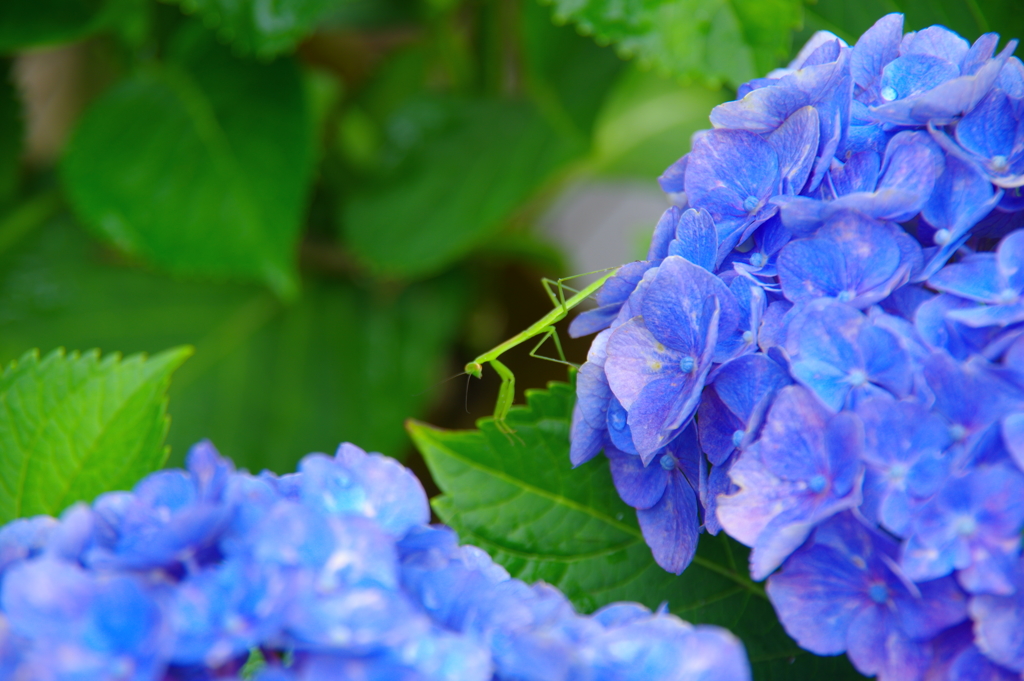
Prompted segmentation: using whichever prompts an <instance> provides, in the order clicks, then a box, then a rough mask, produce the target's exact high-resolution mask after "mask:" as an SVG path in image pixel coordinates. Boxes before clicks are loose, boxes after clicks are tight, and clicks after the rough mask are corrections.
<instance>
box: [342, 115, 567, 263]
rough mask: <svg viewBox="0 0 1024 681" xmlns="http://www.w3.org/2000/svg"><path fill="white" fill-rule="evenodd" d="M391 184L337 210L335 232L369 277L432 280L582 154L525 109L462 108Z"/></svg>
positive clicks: (494, 230)
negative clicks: (338, 228)
mask: <svg viewBox="0 0 1024 681" xmlns="http://www.w3.org/2000/svg"><path fill="white" fill-rule="evenodd" d="M449 113H450V117H449V118H448V120H447V121H446V124H445V125H444V126H443V129H442V130H440V131H439V132H437V133H436V134H435V136H434V137H433V138H432V139H430V140H429V141H427V142H426V143H425V144H424V146H423V148H422V149H420V150H419V153H418V154H416V155H415V158H414V159H413V160H411V161H409V162H407V163H406V164H405V166H406V167H404V168H403V169H402V170H401V172H399V174H398V175H397V177H395V178H393V179H392V180H391V181H390V182H388V183H387V184H386V185H385V186H383V187H381V188H380V189H378V190H376V191H371V192H368V193H365V194H359V195H355V196H353V197H352V198H351V199H350V200H349V201H348V202H347V203H346V204H345V205H344V207H343V211H342V215H341V222H342V225H341V228H342V233H343V235H344V237H345V239H346V240H347V242H348V244H349V246H350V247H351V248H352V250H353V251H354V252H355V253H356V254H357V255H358V256H359V257H360V258H361V259H362V260H363V261H365V263H366V264H367V265H369V266H370V267H371V268H372V269H373V270H375V271H376V272H377V273H378V274H381V275H384V276H389V277H400V278H413V277H423V276H427V275H430V274H434V273H437V272H439V271H441V270H443V269H444V268H445V267H448V266H449V265H451V264H452V263H453V262H455V261H456V260H457V259H459V258H461V257H462V256H464V255H465V254H466V253H468V252H469V251H470V250H471V249H473V248H474V247H476V246H479V245H480V244H482V243H483V242H484V241H486V240H487V239H488V238H489V237H491V236H493V235H494V234H495V233H497V232H498V231H499V230H500V229H501V227H502V226H503V225H504V224H505V222H506V221H507V220H508V219H509V218H510V217H511V216H512V214H513V213H514V212H515V211H516V209H518V208H519V207H520V205H521V204H522V203H523V202H524V201H525V200H526V199H528V198H529V197H530V196H531V195H533V194H534V193H535V192H536V191H537V190H538V189H539V188H540V187H541V186H542V185H543V184H544V182H545V181H546V180H548V179H550V177H551V175H552V174H553V173H554V172H555V171H556V170H557V169H558V168H559V167H561V166H562V165H564V164H565V163H566V162H567V161H569V160H570V159H572V158H574V157H577V156H579V155H581V154H582V153H584V152H585V151H586V146H585V145H584V144H583V143H582V142H581V141H580V140H578V139H573V138H571V137H567V136H565V135H563V134H561V133H560V132H559V130H558V129H557V128H556V126H555V125H553V124H552V123H550V122H549V121H548V120H547V119H545V118H544V117H543V116H542V115H541V114H540V113H539V112H538V111H537V110H536V109H535V108H533V107H531V106H529V105H528V104H525V103H515V102H508V101H496V100H487V101H465V102H461V103H458V104H456V105H454V106H452V107H451V108H450V109H449Z"/></svg>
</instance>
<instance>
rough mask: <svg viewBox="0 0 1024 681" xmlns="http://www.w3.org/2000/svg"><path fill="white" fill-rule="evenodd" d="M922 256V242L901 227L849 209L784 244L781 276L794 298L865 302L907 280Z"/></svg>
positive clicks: (787, 292) (879, 297) (784, 289)
mask: <svg viewBox="0 0 1024 681" xmlns="http://www.w3.org/2000/svg"><path fill="white" fill-rule="evenodd" d="M922 262H923V259H922V256H921V249H920V247H919V246H918V245H917V243H916V242H915V241H914V240H913V239H911V238H910V237H909V236H908V235H907V234H906V232H904V231H903V230H901V229H900V228H899V227H897V226H896V225H894V224H892V223H888V222H876V221H874V220H871V219H868V218H865V217H864V216H863V215H860V214H858V213H855V212H849V211H847V212H842V213H839V214H837V215H836V216H835V217H834V218H833V219H831V220H830V221H829V223H828V224H827V225H826V226H825V227H823V228H822V229H820V230H818V232H817V234H816V235H815V236H814V237H812V238H809V239H797V240H796V241H792V242H790V243H789V245H787V246H786V247H785V248H783V249H782V251H781V252H780V253H779V258H778V270H779V282H780V284H781V286H782V292H783V293H784V294H785V296H786V298H788V299H789V300H791V301H793V302H794V303H800V302H809V301H811V300H815V299H817V298H834V299H836V300H838V301H840V302H844V303H848V304H850V305H852V306H854V307H858V308H865V307H867V306H869V305H872V304H874V303H877V302H878V301H880V300H882V299H883V298H885V297H887V296H888V295H889V294H890V293H891V292H892V291H893V290H894V289H895V288H897V287H898V286H902V285H903V284H905V283H906V282H907V280H908V279H909V278H910V274H911V272H913V271H914V270H915V269H919V268H920V267H921V265H922Z"/></svg>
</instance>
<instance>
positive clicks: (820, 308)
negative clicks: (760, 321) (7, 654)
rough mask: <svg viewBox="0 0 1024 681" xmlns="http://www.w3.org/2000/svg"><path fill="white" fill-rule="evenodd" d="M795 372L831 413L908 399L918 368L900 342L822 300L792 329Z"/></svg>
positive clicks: (860, 317) (854, 312)
mask: <svg viewBox="0 0 1024 681" xmlns="http://www.w3.org/2000/svg"><path fill="white" fill-rule="evenodd" d="M788 348H789V350H790V355H791V356H792V363H791V365H790V371H791V373H792V375H793V378H795V379H796V380H797V381H799V382H800V383H802V384H803V385H805V386H806V387H807V388H809V389H810V390H812V391H813V392H814V394H815V395H816V396H817V397H818V399H820V400H821V401H822V402H823V403H825V404H826V405H827V406H828V407H829V408H830V409H832V410H834V411H838V410H839V409H841V408H842V407H843V406H844V405H845V406H848V407H852V406H855V405H856V403H857V402H858V401H860V400H862V399H864V398H866V397H870V396H872V395H879V394H892V395H895V396H896V397H906V396H907V395H908V394H909V393H910V389H911V388H912V387H913V373H912V371H913V365H912V363H911V361H910V358H909V356H908V355H907V353H906V351H905V350H904V349H903V347H902V346H901V344H900V342H899V339H898V338H897V337H896V336H895V335H894V334H892V333H890V332H888V331H886V330H885V329H883V328H881V327H879V326H877V325H875V324H872V323H871V321H870V320H869V319H868V318H867V317H866V316H865V315H863V314H861V313H860V312H858V311H857V310H855V309H853V308H852V307H849V306H847V305H844V304H841V303H833V302H830V301H819V303H816V304H814V305H810V306H808V308H807V309H806V310H805V311H804V312H803V313H802V314H801V315H800V316H799V317H798V318H797V319H794V320H793V322H792V323H791V325H790V331H789V340H788Z"/></svg>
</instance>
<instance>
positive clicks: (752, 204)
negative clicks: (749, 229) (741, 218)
mask: <svg viewBox="0 0 1024 681" xmlns="http://www.w3.org/2000/svg"><path fill="white" fill-rule="evenodd" d="M759 203H761V202H760V201H758V199H757V197H756V196H748V197H747V198H745V199H743V210H745V211H747V212H748V213H752V212H753V211H754V209H755V208H757V204H759Z"/></svg>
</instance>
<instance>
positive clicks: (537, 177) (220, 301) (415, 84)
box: [0, 0, 1024, 472]
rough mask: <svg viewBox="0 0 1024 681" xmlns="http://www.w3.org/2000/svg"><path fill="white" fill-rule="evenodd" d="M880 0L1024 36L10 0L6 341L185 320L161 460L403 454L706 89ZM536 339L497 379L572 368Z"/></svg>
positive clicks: (165, 328)
mask: <svg viewBox="0 0 1024 681" xmlns="http://www.w3.org/2000/svg"><path fill="white" fill-rule="evenodd" d="M889 11H904V12H906V13H907V25H908V28H917V27H922V26H925V25H928V24H931V23H945V24H947V25H949V26H950V27H952V28H954V29H956V30H958V31H960V32H961V33H962V34H963V35H965V36H967V37H968V38H971V39H973V38H975V37H977V36H978V35H979V34H980V33H982V32H985V31H988V30H998V31H1000V32H1002V33H1003V34H1004V35H1007V36H1013V35H1022V34H1024V30H1021V29H1022V26H1024V13H1021V12H1020V11H1019V6H1018V5H1016V3H1015V2H1011V1H1010V0H999V1H996V2H984V1H983V0H966V1H964V0H900V1H896V0H866V1H865V2H858V3H848V2H845V0H821V1H820V2H817V3H813V4H805V3H803V2H800V0H554V1H553V2H551V3H548V4H542V3H539V2H537V0H180V1H173V2H154V1H150V0H4V2H3V3H0V55H2V57H0V66H2V68H3V70H4V72H5V74H6V76H7V77H6V78H4V79H3V80H2V82H0V361H3V362H4V363H7V362H9V361H11V360H13V359H16V358H17V357H19V356H21V355H22V354H23V353H24V352H25V351H26V350H28V349H30V348H33V347H38V348H40V349H41V350H42V351H43V352H44V353H45V352H47V351H49V350H51V349H53V348H55V347H58V346H64V347H67V348H69V349H82V350H84V349H88V348H93V347H98V348H100V349H101V350H102V351H103V352H104V353H109V352H122V353H125V354H129V353H135V352H140V351H145V352H156V351H159V350H163V349H165V348H168V347H171V346H174V345H179V344H186V343H187V344H191V345H194V346H195V348H196V353H195V355H194V357H192V358H191V359H190V360H188V361H187V362H186V363H185V365H184V366H183V368H182V369H180V370H179V371H178V372H177V374H176V375H175V378H174V380H173V382H172V388H171V395H170V407H169V411H170V414H171V417H172V423H171V429H170V435H169V442H170V445H171V458H170V461H169V463H170V464H172V465H177V464H180V462H181V461H182V458H183V456H184V454H185V452H186V451H187V449H188V446H189V445H190V444H192V443H194V442H195V441H197V440H199V439H201V438H206V437H208V438H210V439H212V440H213V441H214V442H215V443H216V444H217V445H218V447H219V448H220V449H221V451H222V452H223V453H225V454H227V455H230V456H231V457H233V458H234V459H235V460H236V462H238V463H239V465H241V466H245V467H248V468H250V469H253V470H258V469H261V468H271V469H273V470H275V471H277V472H286V471H289V470H291V469H293V467H294V465H295V463H296V461H297V460H298V459H299V458H300V457H301V456H302V455H304V454H305V453H307V452H310V451H333V449H334V447H335V446H336V445H337V443H339V442H341V441H344V440H348V441H352V442H355V443H357V444H359V445H360V446H362V447H364V448H367V449H371V450H377V451H382V452H384V453H387V454H390V455H392V456H396V457H398V458H404V457H407V456H408V455H409V453H410V451H411V445H410V442H409V440H408V439H407V436H406V435H405V433H404V430H403V428H402V422H403V421H404V420H405V419H406V418H409V417H416V418H420V419H424V420H428V421H431V422H433V423H436V424H438V425H441V426H448V427H461V426H467V425H470V424H471V423H472V421H473V420H474V419H475V418H478V417H480V416H485V415H487V414H489V413H490V411H491V409H492V407H493V400H494V395H495V393H496V389H497V382H496V380H495V379H494V377H493V376H490V375H489V373H488V377H487V378H486V379H485V380H484V381H473V383H472V385H470V386H469V388H468V391H467V387H466V386H467V383H466V380H465V378H464V377H456V378H455V379H453V380H447V381H446V380H445V379H446V378H448V377H451V376H453V375H455V374H457V372H459V371H460V370H461V367H462V365H463V364H464V363H465V362H466V361H467V360H469V359H471V358H472V357H473V356H475V355H476V354H478V353H479V352H482V351H483V350H486V349H487V348H489V347H490V346H492V345H493V344H495V343H497V342H499V341H500V340H502V339H503V338H504V337H505V336H508V335H511V334H513V333H516V332H517V331H519V330H520V329H522V328H523V327H525V326H526V325H528V324H529V323H531V322H532V321H533V320H534V319H535V318H537V317H539V316H540V315H541V314H543V313H544V312H545V311H546V310H547V309H550V303H549V301H548V299H547V297H546V296H545V295H544V293H543V290H542V289H541V287H540V284H539V278H540V277H541V276H564V275H567V274H571V273H574V272H573V270H574V269H576V268H579V267H591V268H596V267H608V266H613V265H617V264H620V262H621V261H624V260H629V259H634V258H637V257H642V256H643V253H644V243H643V241H644V239H645V238H646V233H649V230H650V229H651V228H652V227H653V224H654V220H655V219H656V217H657V213H658V211H660V209H661V207H663V206H665V205H667V202H664V203H659V202H660V201H663V200H662V199H658V198H657V195H656V192H657V188H656V184H655V178H656V177H657V176H658V175H659V174H660V173H661V172H662V171H663V170H664V168H665V167H666V166H667V165H669V164H670V163H671V162H672V161H674V160H675V159H676V158H678V157H679V156H681V155H682V154H684V153H686V152H687V151H688V148H689V139H690V135H691V134H692V133H693V132H694V131H695V130H697V129H700V128H703V127H707V125H708V124H707V116H708V113H709V111H710V109H711V108H712V107H713V106H714V105H715V104H716V103H718V102H720V101H723V100H725V99H729V98H732V97H734V96H735V87H736V86H737V85H738V84H740V83H742V82H743V81H744V80H747V79H749V78H752V77H755V76H758V75H763V74H764V73H766V72H767V71H769V70H770V69H772V68H775V67H778V66H781V65H784V64H785V63H786V61H787V60H788V59H789V58H790V56H791V55H792V53H793V52H794V47H799V45H800V44H802V42H803V41H804V40H806V38H807V37H808V36H809V35H810V34H811V33H812V32H813V31H814V30H818V29H828V30H832V31H834V32H836V33H837V34H839V35H840V36H841V37H843V38H846V39H848V40H851V41H852V40H854V39H855V38H856V36H857V35H859V34H860V33H861V32H862V31H863V30H865V29H866V28H868V27H869V26H870V25H871V23H873V22H874V21H875V20H876V19H877V18H878V17H880V16H881V15H882V14H884V13H886V12H889ZM636 187H642V188H643V189H641V190H639V191H641V194H643V195H645V196H650V195H651V194H652V193H654V194H655V199H654V203H653V205H652V204H651V201H650V200H647V199H644V201H646V203H644V201H641V204H643V206H644V208H643V211H640V210H639V209H635V210H636V212H637V215H638V217H637V219H635V220H631V219H630V218H629V217H621V216H620V214H619V213H615V211H614V206H615V205H620V204H621V205H624V206H627V208H628V209H629V210H634V209H633V208H631V206H632V205H633V204H629V203H628V201H627V199H626V198H622V197H627V198H628V197H629V196H632V194H630V192H631V191H634V190H635V188H636ZM645 192H646V194H644V193H645ZM623 201H626V203H622V202H623ZM616 202H618V203H616ZM567 205H568V206H569V207H568V208H566V206H567ZM638 205H639V204H638ZM559 207H560V208H559ZM623 210H626V209H623ZM641 212H643V215H642V216H641V215H640V213H641ZM629 214H630V213H628V212H626V213H622V215H623V216H628V215H629ZM559 216H561V217H559ZM566 216H569V217H566ZM610 216H611V217H610ZM598 223H600V225H599V224H598ZM598 227H600V229H598ZM595 235H596V236H595ZM606 235H610V236H606ZM616 235H617V236H616ZM615 239H619V240H618V241H615ZM611 241H615V243H611ZM584 242H587V243H588V244H589V245H588V246H587V249H583V247H582V246H580V247H579V248H577V245H578V244H583V243H584ZM605 242H607V243H605ZM623 244H625V245H623ZM584 250H586V254H585V255H584V254H582V253H583V251H584ZM602 260H603V261H602ZM563 338H564V334H563ZM586 347H587V341H586V340H583V341H577V342H574V343H569V344H568V347H567V349H568V352H569V354H570V355H571V356H572V358H574V359H575V360H576V361H582V359H583V358H584V357H585V354H586ZM527 350H528V348H524V349H522V350H521V351H516V352H513V353H511V354H510V356H509V361H508V364H509V366H510V367H511V368H512V369H513V371H514V372H515V373H516V374H517V379H518V381H517V388H518V390H519V391H522V390H523V389H525V388H530V387H540V386H543V384H544V383H545V382H546V381H547V380H552V379H564V377H565V371H564V368H563V367H560V366H559V365H556V364H549V363H545V362H540V361H536V360H531V359H529V358H527V356H526V355H527ZM520 395H521V392H520ZM413 463H414V465H415V461H413Z"/></svg>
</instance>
